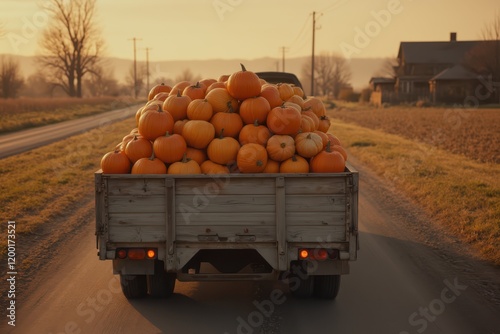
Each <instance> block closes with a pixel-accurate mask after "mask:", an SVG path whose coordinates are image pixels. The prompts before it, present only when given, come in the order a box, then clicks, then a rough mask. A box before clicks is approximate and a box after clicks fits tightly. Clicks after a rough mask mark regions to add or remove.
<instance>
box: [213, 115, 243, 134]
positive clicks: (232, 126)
mask: <svg viewBox="0 0 500 334" xmlns="http://www.w3.org/2000/svg"><path fill="white" fill-rule="evenodd" d="M210 123H212V125H213V126H214V129H215V133H220V132H221V131H222V129H224V135H225V136H226V137H233V138H238V135H239V133H240V131H241V129H242V128H243V120H242V119H241V116H240V115H239V114H237V113H235V112H233V111H232V110H231V111H230V112H219V113H216V114H215V115H213V116H212V119H211V120H210Z"/></svg>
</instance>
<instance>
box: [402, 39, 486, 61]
mask: <svg viewBox="0 0 500 334" xmlns="http://www.w3.org/2000/svg"><path fill="white" fill-rule="evenodd" d="M487 42H488V41H451V42H450V41H447V42H401V44H400V45H399V51H398V58H400V59H401V58H402V57H403V56H404V60H405V62H406V63H411V64H423V63H425V64H429V63H430V64H458V63H461V62H462V61H463V60H464V58H465V55H466V53H467V52H468V51H469V50H471V49H472V48H473V47H475V46H477V45H478V44H481V43H487Z"/></svg>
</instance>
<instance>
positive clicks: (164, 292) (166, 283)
mask: <svg viewBox="0 0 500 334" xmlns="http://www.w3.org/2000/svg"><path fill="white" fill-rule="evenodd" d="M147 277H148V279H147V283H148V288H149V295H150V296H152V297H159V298H165V297H169V296H170V295H171V294H172V293H173V292H174V287H175V280H176V276H175V274H172V273H167V272H166V271H165V269H164V267H163V261H157V262H156V263H155V273H154V275H148V276H147Z"/></svg>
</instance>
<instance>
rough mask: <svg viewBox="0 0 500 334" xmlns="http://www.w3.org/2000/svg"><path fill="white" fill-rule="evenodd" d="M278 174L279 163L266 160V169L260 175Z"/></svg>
mask: <svg viewBox="0 0 500 334" xmlns="http://www.w3.org/2000/svg"><path fill="white" fill-rule="evenodd" d="M279 172H280V163H279V162H278V161H274V160H272V159H267V164H266V168H264V170H263V171H262V173H273V174H274V173H279Z"/></svg>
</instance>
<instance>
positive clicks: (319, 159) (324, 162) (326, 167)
mask: <svg viewBox="0 0 500 334" xmlns="http://www.w3.org/2000/svg"><path fill="white" fill-rule="evenodd" d="M309 166H310V170H311V172H313V173H341V172H343V171H344V170H345V160H344V157H343V156H342V154H341V153H340V152H338V151H333V150H332V149H331V144H330V143H328V145H326V149H325V150H323V151H321V152H319V153H318V154H317V155H316V156H314V157H313V158H311V161H310V163H309Z"/></svg>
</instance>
